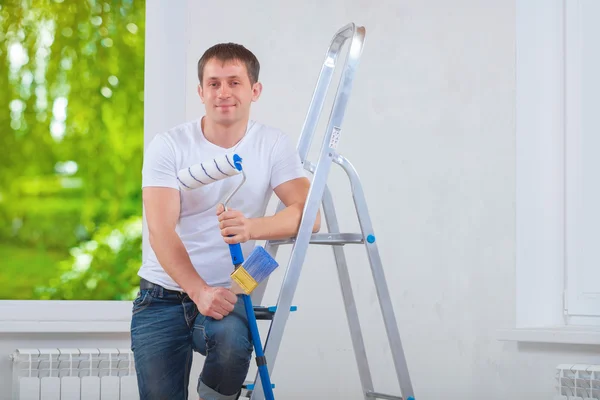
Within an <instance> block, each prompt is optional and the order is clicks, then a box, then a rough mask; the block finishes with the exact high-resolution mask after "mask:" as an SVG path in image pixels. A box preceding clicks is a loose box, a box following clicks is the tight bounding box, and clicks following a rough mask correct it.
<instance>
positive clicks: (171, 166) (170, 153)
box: [142, 134, 179, 190]
mask: <svg viewBox="0 0 600 400" xmlns="http://www.w3.org/2000/svg"><path fill="white" fill-rule="evenodd" d="M148 186H159V187H170V188H173V189H178V190H179V185H178V182H177V168H176V163H175V149H174V148H173V146H172V145H171V144H170V143H169V142H168V141H167V140H166V139H165V137H164V136H163V135H161V134H158V135H156V136H155V137H154V138H153V139H152V141H151V142H150V143H149V144H148V147H147V148H146V151H145V153H144V162H143V166H142V187H148Z"/></svg>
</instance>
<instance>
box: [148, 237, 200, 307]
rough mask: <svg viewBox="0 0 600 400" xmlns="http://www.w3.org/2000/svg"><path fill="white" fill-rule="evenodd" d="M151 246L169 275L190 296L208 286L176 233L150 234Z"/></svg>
mask: <svg viewBox="0 0 600 400" xmlns="http://www.w3.org/2000/svg"><path fill="white" fill-rule="evenodd" d="M150 245H151V246H152V249H153V250H154V252H155V253H156V257H157V258H158V261H159V262H160V264H161V265H162V267H163V268H164V269H165V271H166V272H167V274H169V276H170V277H171V278H173V280H174V281H175V282H177V283H178V284H179V286H180V287H181V288H182V289H183V290H184V291H185V292H186V293H188V294H189V295H190V296H192V295H193V293H194V292H196V291H198V290H202V289H203V288H205V287H206V286H207V284H206V282H205V281H204V280H203V279H202V277H201V276H200V275H199V274H198V272H197V271H196V269H195V268H194V266H193V264H192V261H191V260H190V257H189V255H188V253H187V250H186V249H185V246H184V245H183V242H182V241H181V238H180V237H179V235H177V233H176V232H174V231H168V232H164V233H158V234H156V233H155V234H153V233H150Z"/></svg>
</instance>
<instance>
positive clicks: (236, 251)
mask: <svg viewBox="0 0 600 400" xmlns="http://www.w3.org/2000/svg"><path fill="white" fill-rule="evenodd" d="M229 253H230V254H231V262H232V263H233V265H240V264H242V263H243V262H244V254H243V253H242V246H241V245H240V244H239V243H236V244H230V245H229Z"/></svg>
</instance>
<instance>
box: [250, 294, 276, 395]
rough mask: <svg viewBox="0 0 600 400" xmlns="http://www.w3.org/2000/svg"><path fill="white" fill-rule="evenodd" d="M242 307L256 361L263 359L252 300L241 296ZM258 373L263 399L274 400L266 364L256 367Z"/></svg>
mask: <svg viewBox="0 0 600 400" xmlns="http://www.w3.org/2000/svg"><path fill="white" fill-rule="evenodd" d="M242 297H243V298H244V305H245V306H246V315H247V316H248V325H250V333H251V334H252V341H253V342H254V349H255V351H256V357H257V359H258V358H259V357H264V353H263V349H262V344H261V341H260V334H259V333H258V326H257V324H256V316H255V315H254V307H252V299H251V298H250V296H248V295H247V294H243V295H242ZM258 372H259V374H260V381H261V383H262V387H263V391H264V393H265V399H267V400H275V397H274V395H273V386H272V385H271V378H270V377H269V370H268V368H267V365H266V364H260V365H258Z"/></svg>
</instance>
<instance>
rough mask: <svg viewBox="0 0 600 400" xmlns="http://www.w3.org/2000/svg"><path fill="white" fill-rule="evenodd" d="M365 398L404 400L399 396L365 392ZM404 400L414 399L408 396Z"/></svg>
mask: <svg viewBox="0 0 600 400" xmlns="http://www.w3.org/2000/svg"><path fill="white" fill-rule="evenodd" d="M367 397H368V398H371V399H383V400H404V398H403V397H401V396H393V395H391V394H384V393H377V392H367ZM406 400H415V398H414V397H412V396H410V397H409V398H407V399H406Z"/></svg>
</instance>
